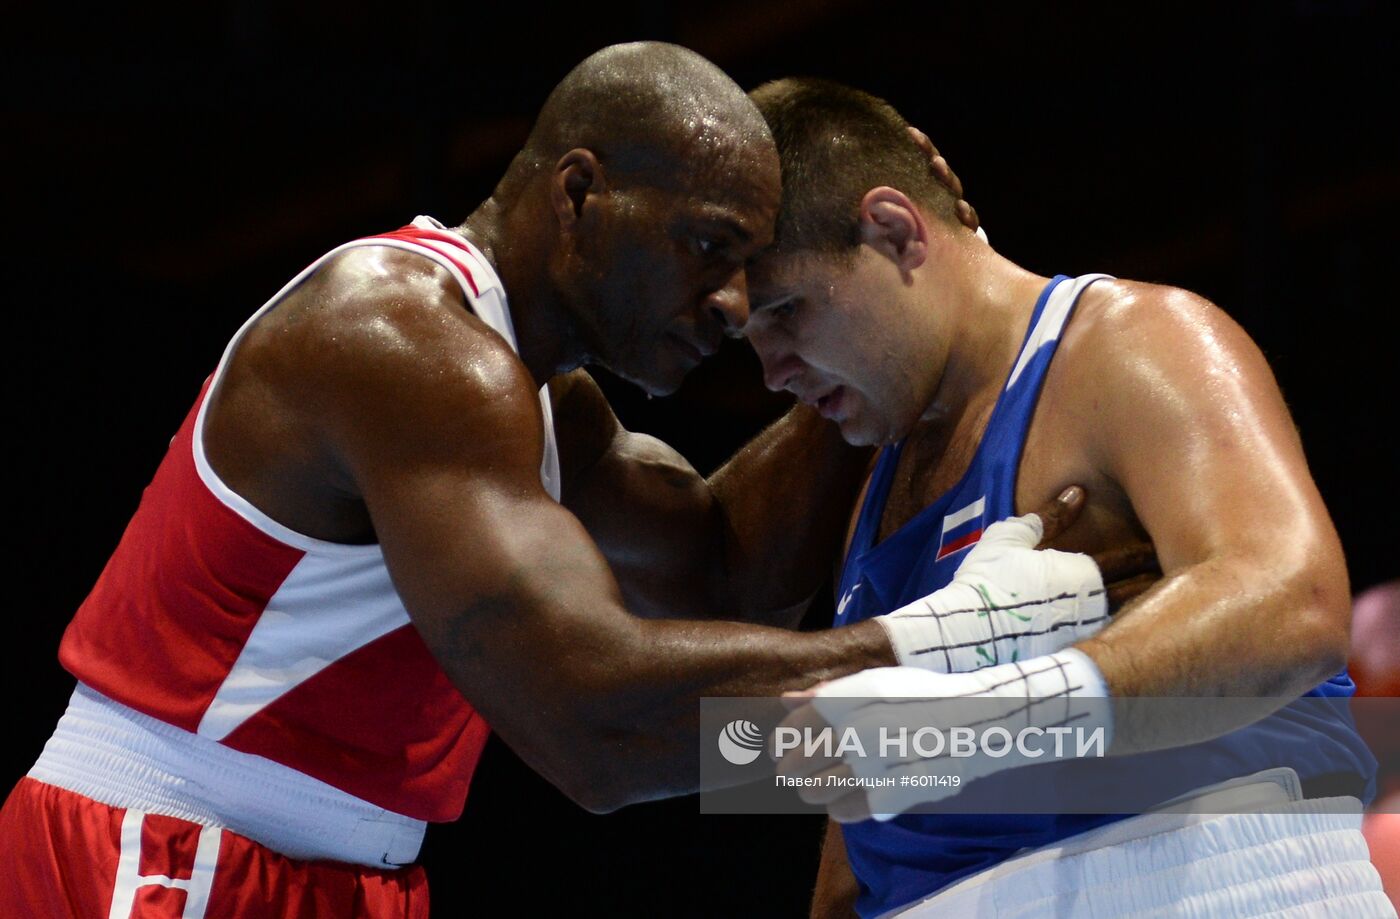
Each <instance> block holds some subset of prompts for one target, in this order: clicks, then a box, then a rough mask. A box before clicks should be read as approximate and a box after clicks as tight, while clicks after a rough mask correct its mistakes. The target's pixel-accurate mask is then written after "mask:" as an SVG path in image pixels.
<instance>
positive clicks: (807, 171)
mask: <svg viewBox="0 0 1400 919" xmlns="http://www.w3.org/2000/svg"><path fill="white" fill-rule="evenodd" d="M749 97H750V98H751V99H753V101H754V104H755V105H757V106H758V110H759V111H760V112H762V113H763V117H764V119H765V120H766V121H767V122H768V127H769V130H771V131H772V132H773V139H774V141H776V143H777V145H778V156H779V158H780V159H781V161H782V170H783V199H782V207H781V210H780V211H779V213H778V226H777V232H776V235H775V237H774V246H775V248H777V249H780V250H782V251H788V252H791V251H795V250H803V249H810V250H816V251H818V252H825V253H838V252H848V251H851V250H853V249H854V248H855V247H856V246H857V245H859V243H860V225H859V211H860V201H861V198H863V197H864V196H865V193H866V192H867V191H869V190H870V189H872V188H875V187H877V186H880V185H888V186H891V187H893V188H897V189H899V190H900V191H902V192H904V193H905V194H906V195H908V196H909V197H910V198H911V199H912V200H913V201H915V202H916V203H917V204H919V205H920V206H921V207H922V208H924V209H925V210H926V211H927V212H928V213H929V214H930V215H932V216H936V217H939V218H941V219H943V220H945V221H947V222H949V223H950V224H958V219H957V215H956V214H955V213H954V210H953V205H954V203H955V199H954V198H953V195H952V193H951V192H950V191H949V190H948V189H947V188H946V187H945V186H944V185H943V184H942V183H941V182H939V181H938V178H937V177H936V176H935V175H934V174H933V169H932V167H931V166H930V164H929V159H928V155H927V154H926V153H924V151H923V150H921V149H920V148H919V145H918V144H916V143H915V142H914V140H913V139H912V138H911V137H910V136H909V123H908V122H906V121H905V120H904V119H903V118H902V117H901V116H900V114H899V113H898V112H896V111H895V110H894V107H893V106H891V105H890V104H889V103H888V102H885V101H884V100H883V99H878V98H876V97H875V96H872V95H870V94H869V93H864V92H861V91H860V90H858V89H852V88H851V87H849V86H843V85H842V84H840V83H834V82H832V81H830V80H819V79H815V78H810V77H789V78H787V79H783V80H774V81H773V82H771V83H765V84H763V85H762V86H760V87H758V88H757V89H755V90H754V91H753V92H751V93H750V94H749Z"/></svg>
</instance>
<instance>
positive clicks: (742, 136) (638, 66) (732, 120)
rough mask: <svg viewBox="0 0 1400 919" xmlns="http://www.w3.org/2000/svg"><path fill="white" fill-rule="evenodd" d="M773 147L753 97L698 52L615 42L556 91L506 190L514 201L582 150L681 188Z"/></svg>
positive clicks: (502, 190)
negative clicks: (751, 151) (736, 155)
mask: <svg viewBox="0 0 1400 919" xmlns="http://www.w3.org/2000/svg"><path fill="white" fill-rule="evenodd" d="M772 144H773V140H772V135H771V134H770V133H769V130H768V126H767V124H766V123H765V122H764V120H763V116H762V115H760V114H759V112H758V110H757V109H756V108H755V107H754V105H753V103H752V102H751V101H750V100H749V99H748V97H747V96H746V95H745V94H744V91H743V90H742V89H740V88H739V86H738V85H737V84H736V83H735V82H734V81H733V80H731V79H730V78H729V77H728V76H727V75H726V74H725V73H724V71H722V70H720V69H719V68H718V67H716V66H715V65H714V64H712V63H710V62H709V61H707V60H705V58H703V57H701V56H700V55H698V54H696V53H695V52H694V51H690V50H688V49H686V48H682V47H680V46H678V45H669V44H664V43H661V42H635V43H632V44H626V45H613V46H611V47H608V48H604V49H603V50H602V51H599V52H597V53H596V54H593V55H591V56H589V57H588V58H586V59H585V60H584V61H583V62H582V63H581V64H579V65H578V66H577V67H575V68H574V69H573V70H571V71H570V72H569V74H568V75H567V76H566V77H564V79H563V80H562V81H561V82H560V83H559V85H558V86H556V87H555V88H554V91H553V92H552V93H550V95H549V98H548V99H547V100H546V101H545V104H544V108H543V109H542V110H541V111H540V114H539V118H538V119H537V120H536V121H535V126H534V128H533V129H532V130H531V132H530V136H529V139H528V140H527V141H526V142H525V147H524V149H522V150H521V152H520V154H519V155H518V156H517V157H516V159H515V161H514V162H512V163H511V166H510V169H509V170H508V171H507V173H506V175H505V177H504V178H503V179H502V182H501V186H500V187H499V188H498V189H497V194H498V195H499V196H503V197H505V198H509V197H511V195H512V193H513V192H515V191H517V190H518V189H519V188H520V187H521V186H522V185H524V184H526V183H528V182H529V181H530V179H532V178H533V177H535V176H536V175H538V174H539V173H540V172H541V171H543V170H547V169H549V168H550V167H552V166H553V165H554V163H555V162H556V161H558V159H559V158H560V157H562V156H563V155H564V154H565V153H567V152H568V151H570V150H572V149H575V148H579V147H582V148H586V149H588V150H591V151H592V152H593V153H594V154H595V155H596V156H597V157H598V160H599V162H600V163H602V164H603V165H604V167H605V168H606V169H607V170H608V172H609V174H610V175H613V176H617V177H625V178H631V179H633V180H635V181H638V182H643V183H645V184H649V185H662V186H664V187H674V186H676V185H677V184H678V183H689V182H693V181H695V180H707V179H714V178H721V176H716V175H713V174H712V172H714V171H718V172H720V173H723V172H724V171H725V161H726V160H727V159H728V158H729V157H728V154H730V153H732V152H734V151H737V150H742V149H744V148H752V147H754V146H758V147H760V148H761V147H767V148H770V149H771V148H772ZM702 153H706V154H710V155H708V156H702V155H701V154H702ZM697 167H698V171H699V173H701V174H697Z"/></svg>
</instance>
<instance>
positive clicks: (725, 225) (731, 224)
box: [693, 210, 753, 243]
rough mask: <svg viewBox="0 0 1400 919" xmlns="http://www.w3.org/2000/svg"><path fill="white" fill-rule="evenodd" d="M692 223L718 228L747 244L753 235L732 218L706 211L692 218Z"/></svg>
mask: <svg viewBox="0 0 1400 919" xmlns="http://www.w3.org/2000/svg"><path fill="white" fill-rule="evenodd" d="M693 220H694V222H696V223H703V224H709V225H710V226H712V227H719V228H721V229H724V230H725V231H727V232H729V233H730V234H732V235H733V236H734V237H735V238H737V239H738V240H739V242H743V243H746V242H749V241H750V240H752V239H753V233H752V232H751V231H750V230H749V229H748V228H747V227H745V226H744V225H743V224H741V223H739V222H738V221H737V220H735V219H734V218H732V217H729V216H727V215H724V214H716V213H712V212H709V211H706V210H701V211H700V212H699V213H698V214H696V215H694V217H693Z"/></svg>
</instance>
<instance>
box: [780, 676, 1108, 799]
mask: <svg viewBox="0 0 1400 919" xmlns="http://www.w3.org/2000/svg"><path fill="white" fill-rule="evenodd" d="M1107 696H1108V688H1107V686H1106V685H1105V683H1104V679H1103V675H1102V674H1101V673H1100V672H1099V669H1098V667H1097V666H1096V665H1095V664H1094V662H1093V660H1091V659H1090V658H1089V657H1088V655H1086V654H1084V653H1082V652H1080V651H1077V650H1074V649H1066V650H1063V651H1059V652H1056V653H1054V654H1048V655H1045V656H1042V657H1037V658H1033V659H1031V660H1027V661H1022V662H1020V663H1015V664H1002V665H1000V666H997V667H988V668H984V669H982V670H979V671H977V672H975V673H957V674H941V673H932V672H930V671H927V670H924V669H922V668H915V667H878V668H874V669H871V670H864V671H861V672H860V673H854V674H851V675H850V676H847V677H842V678H840V679H836V680H832V681H831V682H828V683H824V684H822V685H820V686H818V687H816V688H815V689H814V690H813V698H812V701H811V702H810V707H811V709H814V710H815V711H816V713H817V714H818V715H820V716H821V719H822V720H824V721H825V723H827V724H829V725H830V726H831V727H832V728H833V729H834V736H835V737H837V738H844V737H846V736H847V733H848V732H850V731H853V732H854V734H855V736H856V737H858V738H859V739H860V744H859V746H858V747H856V746H855V745H850V746H849V747H848V748H847V749H845V750H843V751H841V753H840V755H839V757H838V758H839V760H840V763H841V764H844V766H845V767H846V768H845V770H841V769H840V768H839V765H838V763H836V762H834V761H826V762H822V761H814V760H811V759H806V760H803V761H798V760H800V759H801V758H802V754H803V751H802V750H800V749H799V750H794V751H793V752H792V753H791V754H790V757H791V760H792V761H787V760H785V761H783V762H782V763H781V764H780V767H779V769H780V771H785V772H788V773H790V774H806V775H811V774H816V773H830V772H831V770H832V768H833V767H836V769H837V771H838V772H846V771H848V772H849V774H850V775H853V776H855V777H856V778H857V780H858V781H856V782H850V780H849V779H847V780H845V781H846V783H847V784H846V785H844V786H842V785H841V783H840V782H838V783H836V785H837V788H838V790H837V791H834V792H827V793H825V794H815V795H804V797H806V798H808V800H813V801H819V802H820V803H824V804H826V805H827V806H828V808H829V809H830V810H831V812H832V814H833V816H836V817H837V818H838V819H840V820H843V821H850V820H855V819H864V818H866V817H868V816H874V817H875V818H876V819H880V820H888V819H890V817H892V816H894V815H895V814H899V813H904V812H906V811H909V810H911V809H914V808H917V807H920V806H921V805H928V804H933V803H936V802H938V801H941V800H943V799H945V798H948V797H951V796H952V795H955V794H957V793H958V792H959V791H961V790H962V789H963V788H966V787H967V785H968V783H970V782H972V781H974V780H976V779H979V778H983V777H985V776H988V775H992V774H994V773H997V772H1001V771H1003V770H1005V769H1011V768H1015V767H1018V766H1026V765H1031V764H1034V763H1037V762H1045V761H1049V760H1052V759H1054V758H1055V757H1053V756H1051V755H1048V754H1049V753H1050V751H1054V750H1056V749H1061V750H1067V751H1074V752H1077V751H1078V749H1079V747H1080V744H1081V743H1082V742H1084V741H1086V740H1088V741H1089V742H1090V748H1091V749H1093V750H1096V751H1098V753H1100V754H1102V753H1105V752H1106V751H1107V750H1108V748H1109V746H1110V745H1111V744H1112V741H1113V724H1112V716H1111V714H1110V708H1109V706H1108V704H1106V702H1105V701H1104V700H1106V698H1107ZM969 700H973V701H969ZM1090 700H1099V701H1090ZM803 714H804V711H803V710H801V709H799V710H798V712H795V713H794V715H792V716H789V719H790V720H801V719H802V717H803ZM805 717H806V718H807V720H808V721H809V722H810V721H811V716H810V714H807V715H806V716H805ZM926 728H931V729H933V731H925V733H924V734H923V735H922V740H911V738H913V735H914V733H915V732H916V731H919V730H922V729H926ZM901 731H904V732H906V733H904V734H903V735H901V734H900V732H901ZM1098 732H1101V733H1098ZM936 734H939V735H941V736H942V744H941V747H940V743H939V740H938V737H937V736H936ZM901 736H903V737H904V738H906V740H905V742H904V743H903V744H899V743H891V742H890V739H891V738H899V737H901ZM934 748H939V750H938V752H937V753H936V754H933V755H924V754H929V753H932V751H933V749H934ZM1070 755H1073V753H1071V754H1070ZM906 777H907V778H906ZM954 777H955V778H954ZM842 788H844V791H843V790H839V789H842ZM852 795H855V797H852ZM838 801H839V802H841V803H840V804H839V805H838V804H837V802H838Z"/></svg>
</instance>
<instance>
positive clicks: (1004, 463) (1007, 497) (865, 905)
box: [835, 275, 1375, 916]
mask: <svg viewBox="0 0 1400 919" xmlns="http://www.w3.org/2000/svg"><path fill="white" fill-rule="evenodd" d="M1105 277H1107V275H1085V276H1083V277H1079V278H1073V279H1071V278H1068V277H1066V276H1064V275H1060V276H1058V277H1056V278H1055V279H1054V280H1052V281H1051V282H1050V283H1049V284H1048V285H1046V287H1045V290H1044V291H1043V292H1042V293H1041V295H1040V297H1039V299H1038V300H1037V301H1036V304H1035V310H1034V311H1033V312H1032V314H1031V320H1030V326H1029V328H1028V330H1027V332H1026V338H1025V343H1024V344H1023V345H1022V348H1021V352H1020V354H1019V356H1018V357H1017V360H1016V363H1015V364H1014V365H1013V367H1012V370H1011V373H1010V375H1009V376H1008V378H1007V382H1006V385H1005V387H1003V389H1002V393H1001V396H1000V397H999V398H998V400H997V404H996V406H995V407H994V408H993V410H992V414H991V417H990V418H989V419H988V422H987V429H986V431H985V432H984V433H983V435H982V440H981V443H980V444H979V445H978V447H977V452H976V453H975V454H974V456H973V458H972V462H971V464H970V465H969V466H968V469H967V472H966V473H965V474H964V475H963V477H962V478H961V479H960V480H959V481H958V483H957V484H956V485H954V486H953V487H952V488H950V489H948V491H947V492H945V493H944V494H943V495H942V496H940V497H939V498H938V500H936V501H935V502H934V503H933V504H931V505H929V506H928V507H926V508H924V509H923V510H922V511H920V512H919V513H918V514H916V515H915V516H914V517H913V518H912V519H911V520H909V521H908V522H907V523H905V524H904V526H902V527H900V528H899V530H897V531H896V532H894V533H892V534H890V536H889V537H887V538H886V539H885V540H884V541H883V542H880V543H879V544H878V545H877V544H876V542H875V539H876V537H877V535H878V533H879V527H880V519H881V517H882V516H883V515H884V510H885V502H886V500H887V499H888V497H889V492H890V485H891V482H892V480H893V477H894V473H895V469H896V467H897V466H898V464H899V457H900V454H901V453H902V451H903V449H904V442H903V441H901V442H900V443H897V444H894V445H893V446H890V447H887V448H886V449H885V450H884V451H883V452H882V453H881V455H880V458H879V461H878V462H877V463H876V466H875V470H874V472H873V473H872V475H871V478H870V485H869V488H868V489H867V492H866V497H865V502H864V504H863V505H862V506H861V509H860V516H859V517H858V518H857V521H856V530H855V533H854V535H853V536H852V539H851V546H850V549H849V551H848V553H847V556H846V562H845V566H844V567H843V569H842V571H841V583H840V587H839V590H838V594H837V596H838V597H839V598H840V599H839V601H838V604H837V613H836V622H835V624H836V625H838V626H842V625H848V624H850V623H853V622H859V621H861V620H863V619H868V618H870V617H872V616H878V615H881V614H884V613H888V612H890V611H891V610H894V609H898V608H899V607H901V606H904V605H906V604H908V603H912V602H914V601H915V600H917V599H919V598H920V597H923V596H926V595H928V594H930V593H932V592H933V591H935V590H937V589H939V588H940V587H944V586H945V585H947V584H948V583H949V581H951V580H952V578H953V573H954V572H955V571H956V570H957V567H958V565H959V564H960V563H961V562H962V560H963V558H964V557H965V556H966V554H967V551H968V550H969V549H970V548H971V547H972V546H973V545H974V544H975V543H976V542H977V539H978V538H979V537H980V536H981V534H982V530H983V529H984V528H985V527H986V526H988V525H989V524H991V523H993V522H995V521H997V520H1001V519H1003V518H1006V517H1011V516H1014V515H1015V513H1016V509H1015V498H1016V475H1017V470H1018V468H1019V466H1020V463H1021V451H1022V448H1023V446H1024V444H1025V438H1026V431H1027V429H1028V428H1029V427H1030V422H1031V417H1032V415H1033V414H1034V412H1035V406H1036V401H1037V399H1038V398H1039V395H1040V390H1041V384H1042V383H1043V382H1044V380H1045V374H1046V372H1047V371H1048V370H1049V367H1050V361H1051V360H1052V359H1053V358H1054V356H1055V349H1056V347H1057V346H1058V344H1059V340H1060V333H1061V331H1062V330H1063V328H1064V326H1065V324H1066V322H1067V321H1068V320H1069V317H1070V315H1071V313H1072V312H1073V310H1074V305H1075V303H1076V302H1077V300H1078V299H1079V296H1080V294H1081V293H1082V292H1083V291H1084V289H1085V288H1086V287H1088V286H1089V285H1090V284H1092V283H1093V282H1094V281H1096V280H1099V279H1101V278H1105ZM997 653H998V652H997V649H996V647H995V646H994V645H991V644H990V643H989V645H988V647H987V649H986V651H985V652H983V655H984V656H985V657H986V663H987V664H988V665H992V664H996V663H1002V661H1000V660H998V659H997ZM1354 691H1355V685H1354V684H1353V683H1352V682H1351V678H1350V677H1349V676H1348V675H1347V673H1346V671H1342V673H1340V674H1338V675H1337V676H1336V677H1333V678H1332V679H1331V680H1329V681H1328V682H1326V683H1323V684H1322V685H1321V686H1319V687H1317V688H1316V689H1314V690H1312V691H1311V692H1310V693H1309V695H1323V696H1350V695H1351V694H1352V693H1353V692H1354ZM1345 722H1346V723H1339V722H1334V721H1333V720H1330V719H1325V718H1324V719H1319V718H1316V717H1308V716H1290V715H1288V714H1287V710H1285V711H1284V712H1280V713H1279V714H1278V715H1275V716H1271V717H1270V718H1267V719H1264V720H1263V721H1261V722H1258V723H1256V724H1253V725H1250V726H1248V727H1246V728H1242V729H1240V730H1238V731H1234V732H1232V733H1230V734H1228V735H1225V736H1223V737H1219V738H1216V739H1215V740H1212V741H1208V742H1207V743H1204V744H1197V745H1194V746H1191V747H1186V748H1181V749H1180V750H1177V751H1163V752H1158V753H1149V754H1141V755H1139V756H1133V757H1120V758H1115V763H1114V768H1117V769H1122V768H1124V766H1125V765H1127V762H1126V761H1128V760H1131V761H1132V764H1131V768H1133V769H1134V770H1135V771H1136V770H1139V769H1142V770H1151V772H1152V773H1153V774H1154V775H1158V776H1161V777H1162V781H1163V784H1162V785H1161V786H1160V787H1164V788H1166V787H1169V786H1170V785H1171V779H1172V778H1174V777H1176V776H1180V779H1179V781H1180V782H1181V783H1182V787H1180V788H1179V790H1178V791H1172V792H1171V793H1169V794H1166V795H1164V797H1163V800H1165V799H1166V798H1169V797H1172V796H1174V795H1175V794H1178V793H1184V792H1187V791H1190V790H1192V789H1194V788H1198V787H1201V786H1203V785H1207V784H1211V783H1214V782H1218V781H1224V780H1226V779H1230V778H1235V777H1238V776H1241V775H1249V774H1251V773H1254V772H1258V771H1260V770H1263V769H1267V768H1270V767H1272V766H1276V765H1279V764H1280V762H1286V763H1287V764H1288V765H1291V766H1293V767H1294V768H1295V769H1298V770H1299V772H1300V776H1302V777H1303V778H1307V777H1308V775H1307V774H1304V770H1305V769H1306V770H1310V771H1311V772H1312V774H1315V775H1322V774H1326V773H1333V772H1348V773H1351V774H1354V775H1360V776H1366V777H1371V776H1373V775H1374V770H1375V760H1374V758H1372V757H1371V755H1370V752H1369V751H1368V750H1367V749H1366V747H1365V745H1364V744H1363V743H1362V742H1361V740H1360V738H1359V737H1358V736H1357V734H1356V732H1355V728H1354V726H1353V725H1352V724H1351V723H1350V719H1349V718H1346V719H1345ZM1281 746H1287V747H1289V748H1291V749H1290V750H1289V751H1288V755H1287V758H1286V759H1280V758H1278V756H1276V755H1275V753H1276V751H1277V750H1278V749H1280V747H1281ZM1299 754H1301V755H1302V757H1303V759H1304V760H1305V761H1306V763H1305V765H1302V766H1300V764H1299ZM1183 755H1189V756H1190V768H1189V769H1187V770H1183V769H1181V768H1180V760H1179V759H1177V757H1180V756H1183ZM1032 768H1035V769H1038V770H1054V769H1060V768H1065V767H1064V766H1061V765H1053V764H1052V765H1044V766H1035V767H1032ZM1041 774H1042V775H1046V776H1047V777H1048V773H1041ZM1007 775H1014V773H1005V774H1003V775H1002V776H993V777H991V778H989V779H984V780H982V781H981V782H978V783H977V784H978V785H979V786H985V787H983V788H979V793H980V792H982V791H985V792H986V793H987V794H992V795H994V794H995V789H994V788H992V787H991V786H990V784H989V783H995V782H997V781H999V780H1005V776H1007ZM1012 781H1014V779H1012ZM1153 787H1159V786H1153ZM1367 794H1368V795H1369V794H1374V785H1373V781H1372V786H1371V787H1369V788H1368V789H1367ZM990 800H994V798H992V799H990ZM1125 816H1129V815H1126V814H1118V815H1112V814H985V815H983V814H976V815H972V814H928V815H907V816H901V817H896V818H895V819H893V820H890V821H888V822H885V823H879V822H876V821H873V820H867V821H864V822H862V823H855V824H847V825H846V826H844V827H843V831H844V836H845V842H846V853H847V856H848V858H849V860H850V864H851V868H852V870H853V872H854V873H855V876H856V878H857V880H858V881H859V882H860V897H859V900H858V902H857V911H858V912H859V913H860V915H861V916H877V915H880V914H882V913H885V912H887V911H889V910H892V909H896V908H898V907H901V906H905V905H907V904H909V903H912V902H915V901H917V900H920V899H923V898H925V897H927V896H928V895H929V894H931V893H933V892H934V891H937V890H939V889H940V888H942V887H945V886H947V885H948V884H951V883H953V882H954V881H957V880H959V879H960V878H963V877H966V876H968V875H971V874H975V873H977V872H979V871H982V870H985V869H987V868H990V867H992V866H993V865H996V864H997V863H999V862H1001V861H1004V860H1005V859H1007V858H1009V857H1011V856H1012V855H1015V854H1016V853H1017V852H1018V851H1019V850H1021V849H1026V848H1038V847H1041V846H1045V845H1049V844H1051V843H1053V842H1055V841H1057V840H1060V839H1064V838H1066V837H1069V836H1073V835H1075V834H1078V833H1082V832H1085V831H1087V830H1090V829H1093V828H1094V827H1097V826H1102V825H1104V824H1107V823H1111V822H1113V821H1114V820H1118V819H1122V818H1123V817H1125Z"/></svg>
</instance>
